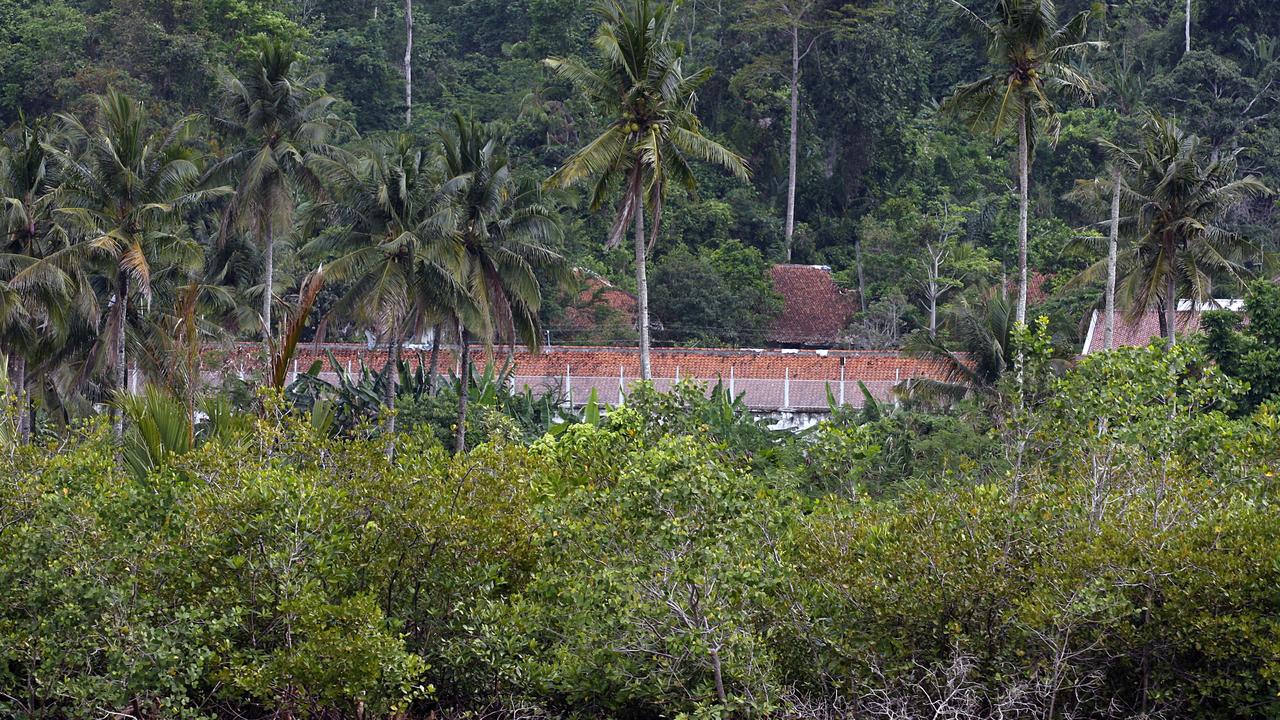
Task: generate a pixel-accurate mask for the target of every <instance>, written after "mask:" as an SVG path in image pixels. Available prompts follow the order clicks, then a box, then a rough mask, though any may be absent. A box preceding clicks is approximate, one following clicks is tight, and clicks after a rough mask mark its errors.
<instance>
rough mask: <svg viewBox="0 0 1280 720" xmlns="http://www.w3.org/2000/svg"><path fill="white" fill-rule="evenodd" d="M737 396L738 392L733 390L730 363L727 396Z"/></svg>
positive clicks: (733, 397)
mask: <svg viewBox="0 0 1280 720" xmlns="http://www.w3.org/2000/svg"><path fill="white" fill-rule="evenodd" d="M737 397H738V394H737V393H736V392H734V388H733V366H732V365H730V366H729V398H730V399H735V398H737Z"/></svg>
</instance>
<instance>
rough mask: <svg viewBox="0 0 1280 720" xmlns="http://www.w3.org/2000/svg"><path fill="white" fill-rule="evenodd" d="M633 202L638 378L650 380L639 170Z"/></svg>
mask: <svg viewBox="0 0 1280 720" xmlns="http://www.w3.org/2000/svg"><path fill="white" fill-rule="evenodd" d="M633 172H634V173H635V174H636V177H635V178H634V179H633V180H632V186H631V187H632V192H633V193H635V195H634V200H633V202H634V203H635V204H636V321H637V324H638V325H639V326H640V379H641V380H650V379H652V378H653V373H652V371H651V370H650V365H649V277H648V273H647V271H646V268H645V262H646V259H647V258H646V255H647V254H648V252H647V248H646V245H645V235H644V190H643V188H642V186H641V184H640V180H639V175H640V170H639V169H638V168H637V169H636V170H634V171H633Z"/></svg>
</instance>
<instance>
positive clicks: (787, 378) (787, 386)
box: [782, 368, 791, 410]
mask: <svg viewBox="0 0 1280 720" xmlns="http://www.w3.org/2000/svg"><path fill="white" fill-rule="evenodd" d="M789 407H791V368H787V369H786V370H783V376H782V409H784V410H785V409H787V408H789Z"/></svg>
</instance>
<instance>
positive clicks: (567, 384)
mask: <svg viewBox="0 0 1280 720" xmlns="http://www.w3.org/2000/svg"><path fill="white" fill-rule="evenodd" d="M564 394H565V402H566V403H568V406H569V407H570V408H572V407H573V376H572V375H571V374H570V372H569V366H568V364H566V365H565V366H564Z"/></svg>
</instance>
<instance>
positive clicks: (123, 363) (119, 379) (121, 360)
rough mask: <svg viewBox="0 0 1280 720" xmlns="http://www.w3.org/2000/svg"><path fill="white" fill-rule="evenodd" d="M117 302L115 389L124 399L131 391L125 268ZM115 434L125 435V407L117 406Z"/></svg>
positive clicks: (117, 293) (127, 279) (121, 276)
mask: <svg viewBox="0 0 1280 720" xmlns="http://www.w3.org/2000/svg"><path fill="white" fill-rule="evenodd" d="M116 302H117V303H119V306H120V311H119V312H118V313H117V314H116V333H115V338H114V342H115V347H114V348H112V354H113V355H114V359H115V364H116V366H115V375H116V377H115V381H116V382H115V386H116V387H115V390H116V393H117V395H118V399H123V398H124V395H125V394H126V393H127V392H129V363H128V362H127V358H126V357H125V342H124V340H125V338H124V335H125V328H126V327H128V325H129V317H128V315H129V276H128V275H126V274H125V272H124V270H121V271H120V277H119V278H117V280H116ZM115 435H116V439H117V440H120V439H122V438H123V437H124V409H123V408H122V407H117V408H116V419H115Z"/></svg>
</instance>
